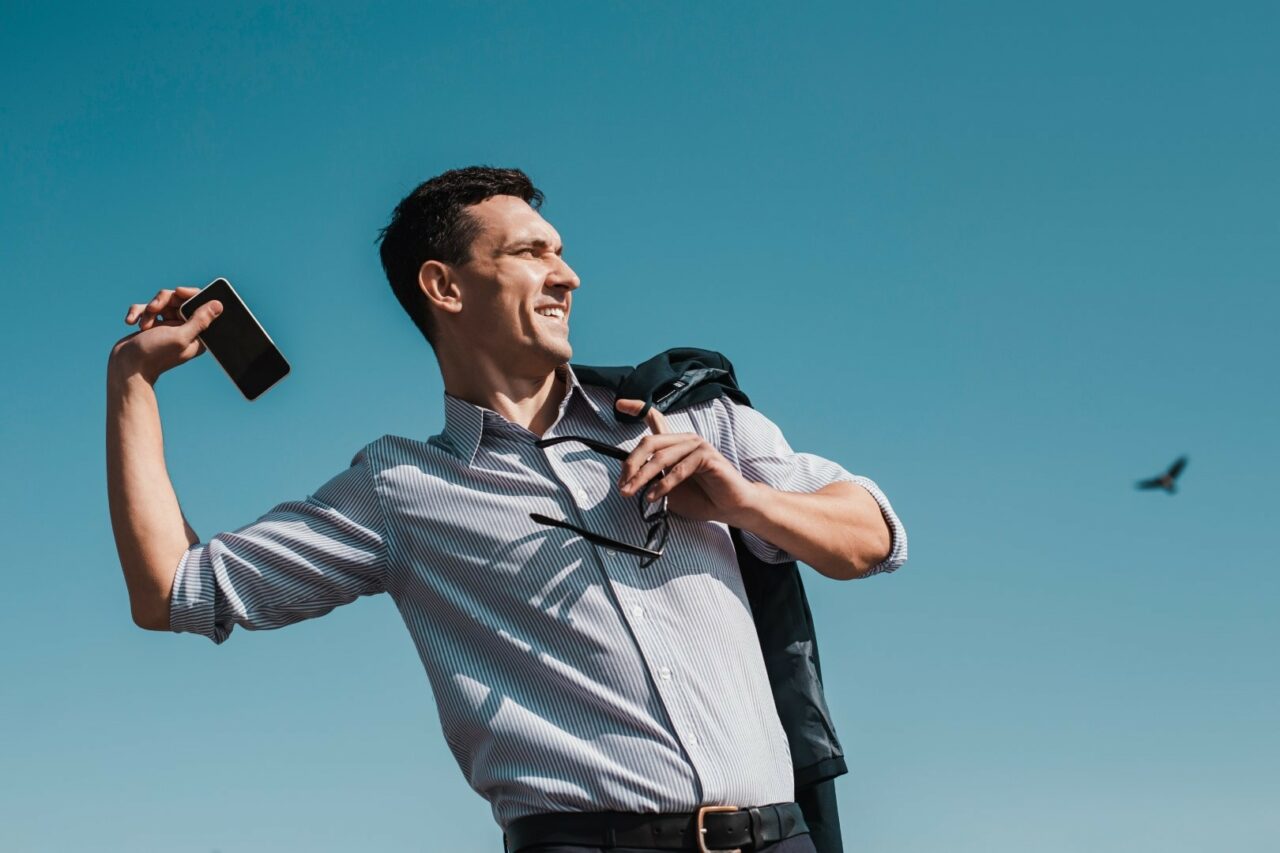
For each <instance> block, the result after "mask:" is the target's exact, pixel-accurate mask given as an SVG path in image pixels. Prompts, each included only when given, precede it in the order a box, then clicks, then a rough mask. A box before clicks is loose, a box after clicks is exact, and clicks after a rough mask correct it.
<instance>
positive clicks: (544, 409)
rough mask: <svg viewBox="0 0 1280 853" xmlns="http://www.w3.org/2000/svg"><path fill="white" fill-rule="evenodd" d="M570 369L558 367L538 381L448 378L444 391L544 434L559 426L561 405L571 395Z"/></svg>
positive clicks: (478, 376)
mask: <svg viewBox="0 0 1280 853" xmlns="http://www.w3.org/2000/svg"><path fill="white" fill-rule="evenodd" d="M566 370H567V368H563V367H561V368H557V369H556V370H554V371H552V372H551V373H548V374H546V375H545V376H543V377H541V378H538V379H528V378H525V377H520V376H507V375H500V374H499V375H492V376H485V375H484V374H483V373H472V374H471V375H470V376H467V377H465V379H464V378H463V377H459V376H454V377H450V376H449V375H448V374H447V373H446V375H445V376H444V390H445V391H446V392H447V393H448V394H449V395H450V396H453V397H457V398H458V399H459V400H466V401H467V402H468V403H474V404H475V405H477V406H483V407H484V408H486V409H492V410H493V411H495V412H497V413H498V414H500V415H502V416H503V417H504V418H506V419H507V420H509V421H510V422H511V423H513V424H519V425H520V426H522V427H524V428H525V429H527V430H529V431H530V432H532V433H534V434H535V435H539V436H540V435H542V434H543V433H545V432H546V431H547V430H548V429H550V428H551V425H552V424H553V423H555V421H556V416H557V415H558V414H559V411H560V404H561V402H563V401H564V396H565V394H566V393H568V390H569V383H568V382H567V380H566V377H565V375H564V374H565V371H566Z"/></svg>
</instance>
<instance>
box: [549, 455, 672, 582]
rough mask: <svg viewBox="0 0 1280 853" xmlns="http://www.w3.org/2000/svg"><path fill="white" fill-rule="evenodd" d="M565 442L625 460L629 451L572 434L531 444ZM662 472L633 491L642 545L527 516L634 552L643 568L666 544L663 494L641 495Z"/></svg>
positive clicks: (666, 528) (592, 539) (610, 546)
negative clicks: (641, 525) (643, 533)
mask: <svg viewBox="0 0 1280 853" xmlns="http://www.w3.org/2000/svg"><path fill="white" fill-rule="evenodd" d="M566 441H576V442H578V443H579V444H582V445H584V446H586V447H589V448H590V449H592V450H594V451H595V452H596V453H599V454H602V455H604V456H611V457H613V458H614V459H619V460H624V461H625V460H626V458H627V457H628V456H630V455H631V454H630V452H629V451H626V450H623V449H622V448H620V447H614V446H613V445H612V444H604V443H603V442H599V441H593V440H592V439H590V438H583V437H581V436H576V435H559V436H556V437H555V438H542V439H538V440H537V441H535V442H534V444H535V445H536V446H538V447H543V448H546V447H551V446H552V445H554V444H561V443H563V442H566ZM663 473H664V472H662V471H659V472H658V474H657V475H656V476H655V477H654V478H653V479H652V480H650V481H649V482H648V483H645V487H644V488H643V489H640V490H639V491H638V492H637V494H636V497H637V498H638V499H639V502H640V520H641V521H643V522H644V523H645V525H646V526H647V528H648V534H647V535H646V536H645V541H644V545H643V546H640V545H628V544H627V543H626V542H619V541H618V540H616V539H610V538H609V537H608V536H601V535H600V534H599V533H592V532H591V531H590V530H585V529H583V528H581V527H578V526H577V525H576V524H570V523H569V522H567V521H561V520H559V519H555V518H550V517H548V516H545V515H542V514H541V513H537V512H531V513H529V517H530V518H532V519H533V520H534V521H536V522H538V523H539V524H546V525H550V526H551V527H561V528H564V529H565V530H572V531H573V532H574V533H576V534H578V535H579V536H581V537H582V538H583V539H586V540H587V541H588V542H592V543H594V544H596V545H601V546H603V547H605V548H613V549H615V550H618V551H624V552H626V553H628V554H635V555H636V556H637V557H640V558H641V560H640V566H641V568H645V567H647V566H650V565H652V564H653V561H654V560H656V559H658V558H659V557H661V556H662V548H663V546H664V545H666V544H667V532H668V529H669V523H668V519H667V496H666V495H663V496H662V499H661V500H657V501H650V500H648V499H647V498H645V494H646V493H647V492H648V491H649V486H651V485H652V484H653V483H654V482H655V481H657V480H660V479H661V478H662V475H663Z"/></svg>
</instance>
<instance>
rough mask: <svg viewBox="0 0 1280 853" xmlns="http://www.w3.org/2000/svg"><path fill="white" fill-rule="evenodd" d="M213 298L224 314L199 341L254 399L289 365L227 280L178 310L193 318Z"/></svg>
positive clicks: (278, 378)
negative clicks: (198, 309)
mask: <svg viewBox="0 0 1280 853" xmlns="http://www.w3.org/2000/svg"><path fill="white" fill-rule="evenodd" d="M214 299H216V300H218V301H219V302H221V303H222V313H221V314H219V315H218V316H217V317H215V318H214V321H213V322H212V323H210V324H209V328H207V329H205V330H204V333H203V334H201V335H200V340H202V341H203V342H204V345H205V347H207V348H208V350H209V352H210V353H212V354H213V357H214V358H215V359H216V360H217V362H218V364H220V365H222V369H223V370H225V371H226V372H227V375H228V376H230V377H231V381H232V382H234V383H235V384H236V387H238V388H239V389H240V393H242V394H244V396H245V399H248V400H255V399H257V398H258V397H259V396H260V395H261V394H262V392H263V391H266V390H267V389H268V388H270V387H271V386H272V385H274V384H276V383H277V382H279V381H280V380H281V379H283V378H284V377H285V375H286V374H288V372H289V363H288V362H287V361H285V359H284V356H283V355H281V353H280V350H279V349H277V348H276V345H275V344H274V343H273V342H272V340H271V338H270V336H268V335H267V332H266V330H265V329H263V328H262V325H261V324H260V323H258V321H257V319H255V318H254V316H253V314H252V312H250V311H249V307H248V306H247V305H245V304H244V300H242V299H241V298H240V295H239V294H238V293H236V292H235V290H234V289H233V288H232V287H231V282H229V281H227V280H226V279H225V278H218V279H214V280H213V281H212V282H211V283H210V284H209V285H208V286H206V287H205V288H204V289H203V290H201V291H200V292H199V293H197V294H196V295H195V296H193V297H191V298H190V299H188V300H187V301H186V302H184V303H182V305H181V307H180V308H179V310H180V311H181V312H182V316H183V317H184V318H186V319H190V318H191V315H192V314H194V313H195V311H196V309H197V308H199V307H200V306H201V305H203V304H205V303H206V302H210V301H212V300H214Z"/></svg>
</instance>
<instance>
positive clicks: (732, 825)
mask: <svg viewBox="0 0 1280 853" xmlns="http://www.w3.org/2000/svg"><path fill="white" fill-rule="evenodd" d="M808 831H809V827H808V825H807V824H805V822H804V815H803V814H802V813H801V811H800V807H799V806H798V805H796V804H795V803H774V804H773V805H768V806H756V807H754V808H744V809H739V808H737V807H735V806H703V807H702V808H700V809H698V811H696V812H689V813H687V814H638V813H635V812H559V813H555V814H536V815H528V816H526V817H520V818H516V819H515V820H513V821H512V822H511V824H510V825H509V826H508V827H507V831H506V833H505V835H504V836H503V842H504V844H505V845H506V849H507V850H508V851H509V853H518V851H521V850H524V849H525V848H526V847H533V846H535V845H538V844H571V845H572V844H577V845H582V846H584V847H606V848H607V847H653V848H656V849H658V850H699V851H703V853H711V851H719V850H725V851H733V850H741V851H743V853H746V851H748V850H758V849H760V848H761V847H764V846H765V845H767V844H773V843H775V842H778V841H781V840H782V839H784V838H790V837H791V836H793V835H800V834H802V833H806V832H808Z"/></svg>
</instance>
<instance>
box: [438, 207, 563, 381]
mask: <svg viewBox="0 0 1280 853" xmlns="http://www.w3.org/2000/svg"><path fill="white" fill-rule="evenodd" d="M467 213H468V214H469V215H470V216H471V217H473V218H474V219H475V220H476V221H477V222H478V223H479V224H480V234H479V235H478V236H477V237H476V238H475V240H474V241H473V242H472V244H471V258H470V259H469V260H468V261H467V262H466V263H465V264H461V265H459V266H455V267H453V270H454V273H455V275H456V276H457V278H458V279H459V281H460V282H461V283H462V285H463V301H462V311H461V312H460V313H459V314H458V315H457V316H456V317H455V318H453V319H454V320H455V328H457V329H458V330H459V331H460V332H462V334H463V337H462V338H461V340H465V341H467V343H468V345H469V346H472V347H474V348H476V349H480V350H483V351H485V352H486V353H488V354H489V355H491V356H492V357H494V359H495V360H496V361H497V362H498V363H499V364H501V365H505V366H506V367H507V368H509V369H510V370H511V371H512V372H521V373H524V372H530V375H534V374H535V373H549V372H550V371H551V370H554V369H555V367H557V366H559V365H560V364H563V363H564V362H566V361H568V360H569V359H570V358H571V357H572V356H573V348H572V347H570V346H569V313H570V307H571V306H570V303H571V302H572V301H573V296H572V293H573V291H574V290H576V289H577V288H578V285H579V284H580V281H579V279H578V276H577V274H576V273H575V272H574V271H573V270H572V269H571V268H570V267H569V265H568V264H566V263H565V262H564V260H563V258H562V257H561V254H562V252H563V244H562V243H561V242H560V235H559V234H558V233H557V232H556V229H554V228H552V227H551V223H549V222H547V221H546V220H545V219H543V218H542V216H541V215H539V214H538V212H537V211H536V210H534V209H533V208H532V207H530V206H529V205H528V203H527V202H525V201H524V200H523V199H520V198H517V197H516V196H510V195H499V196H493V197H492V198H487V199H485V200H484V201H482V202H480V203H479V204H474V205H471V206H470V207H468V208H467ZM549 308H559V309H560V314H559V316H546V314H547V313H548V311H547V309H549ZM539 312H542V313H539ZM551 313H554V312H551Z"/></svg>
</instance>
